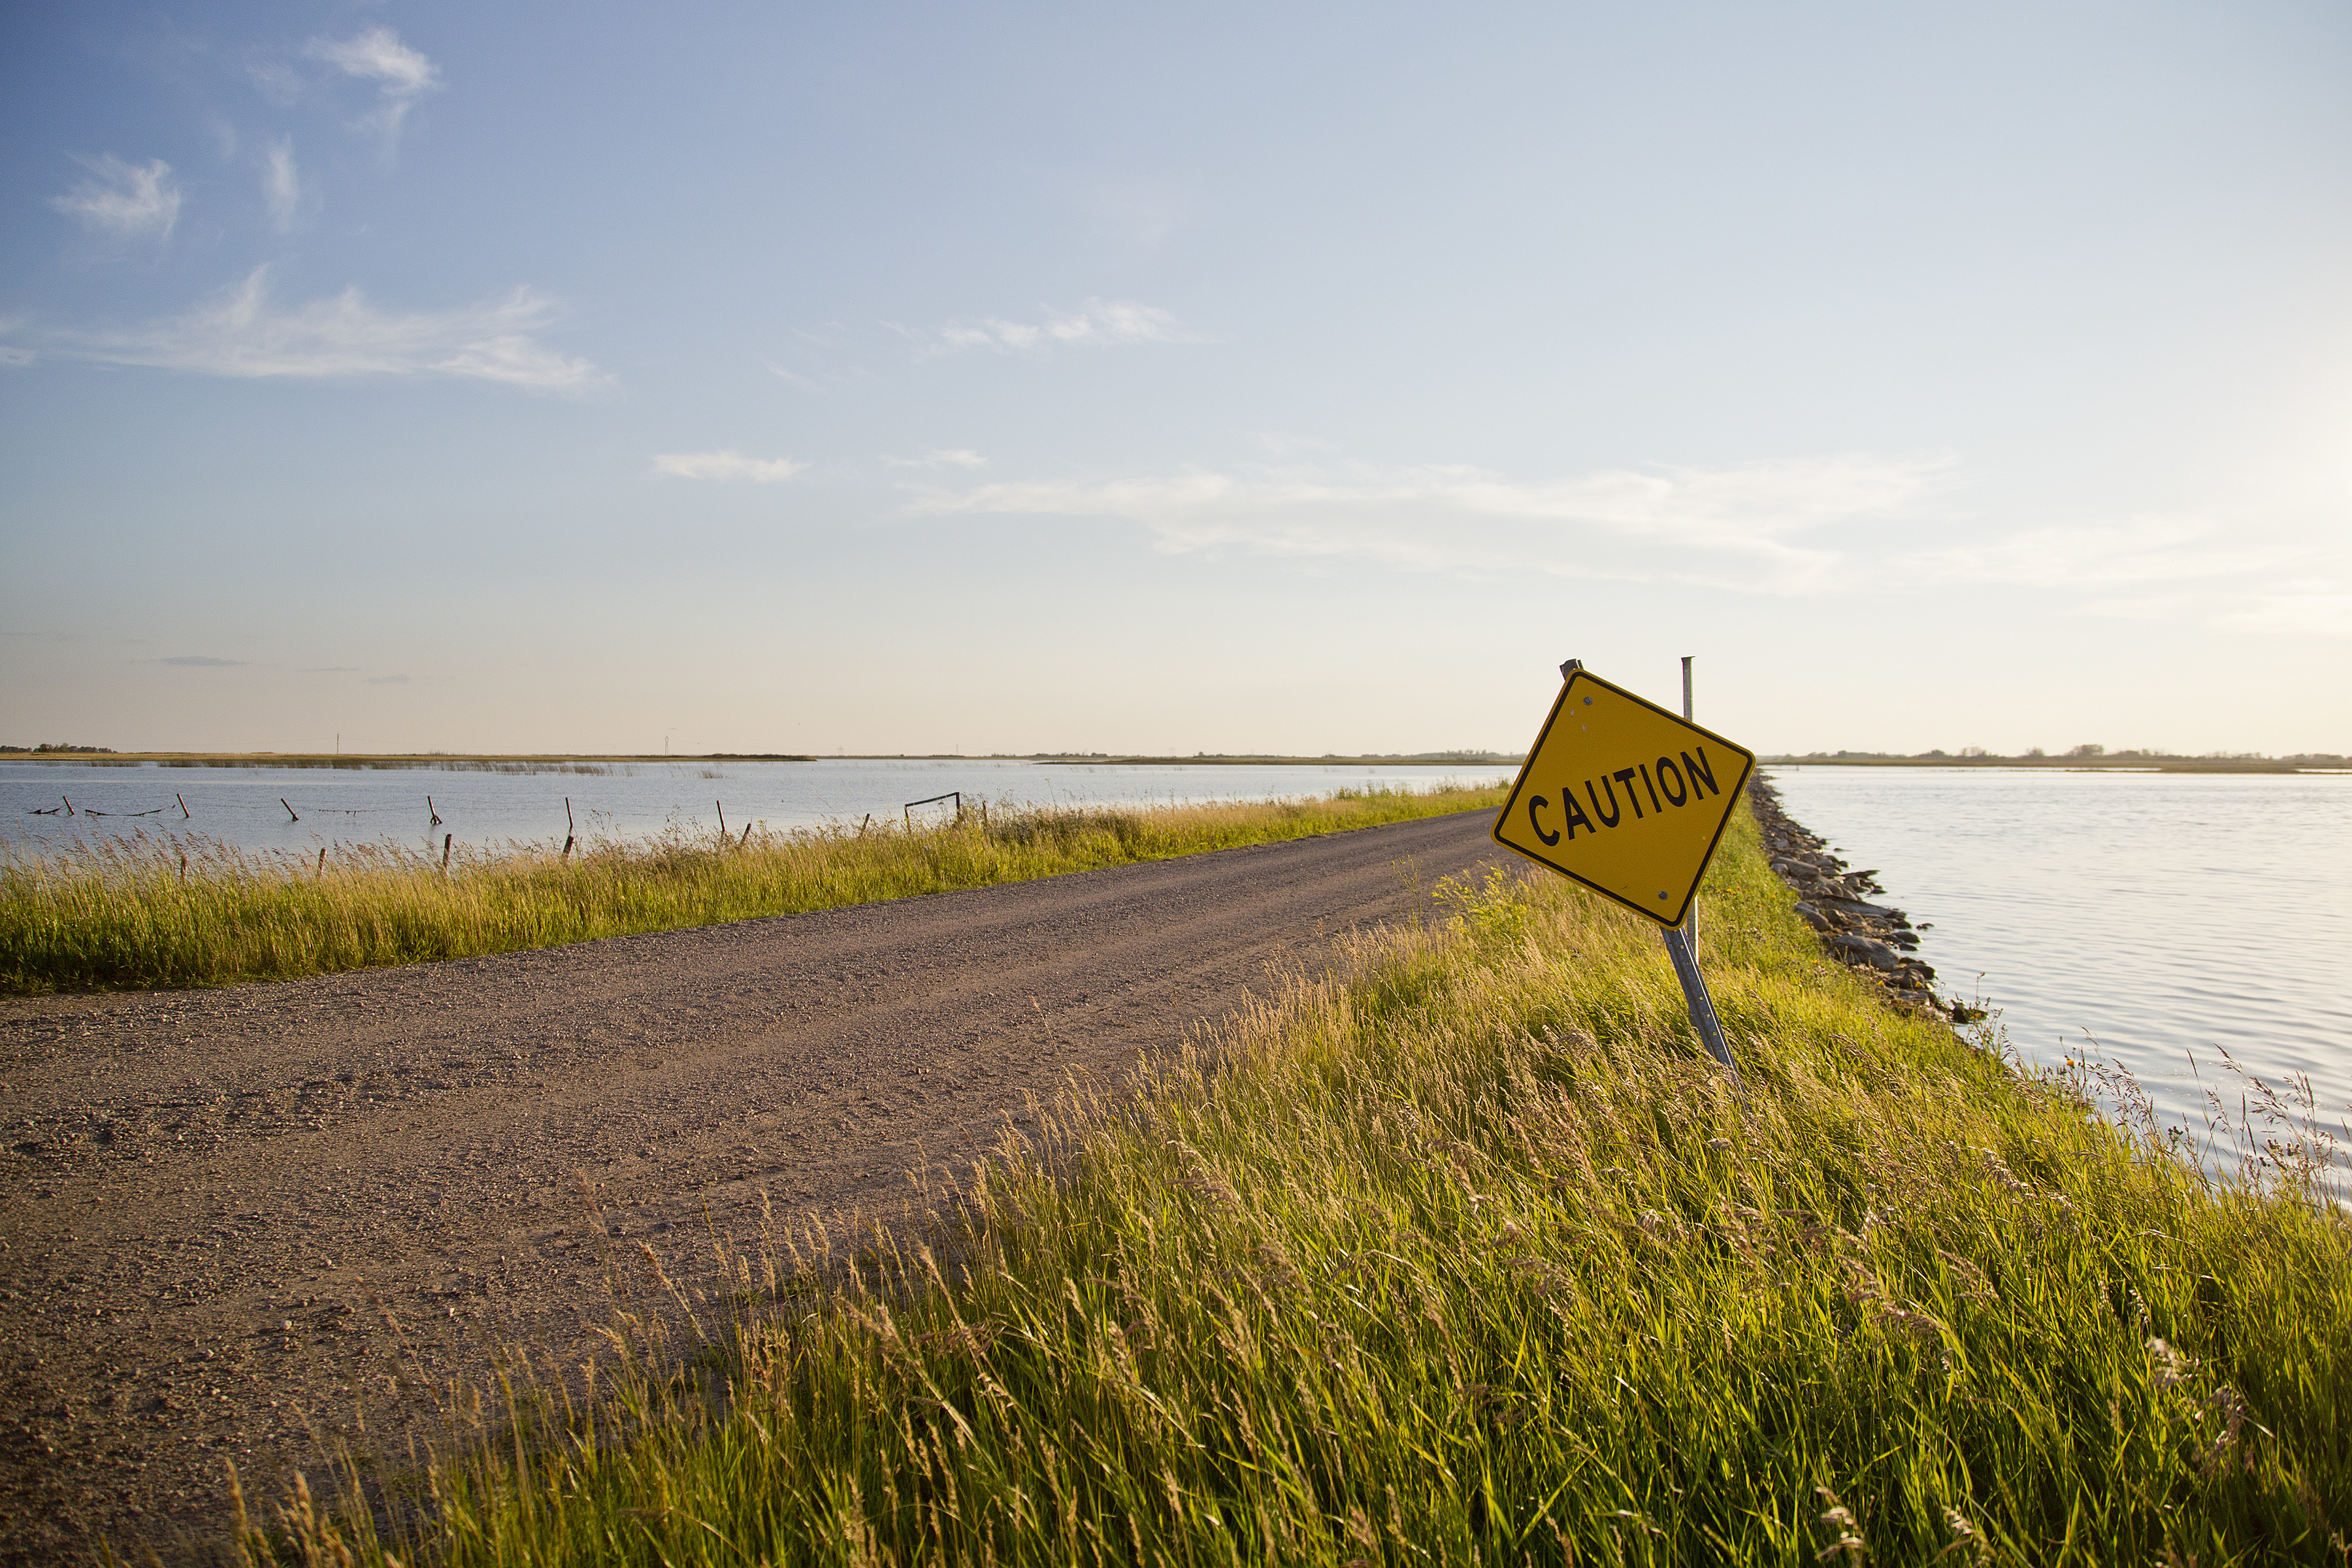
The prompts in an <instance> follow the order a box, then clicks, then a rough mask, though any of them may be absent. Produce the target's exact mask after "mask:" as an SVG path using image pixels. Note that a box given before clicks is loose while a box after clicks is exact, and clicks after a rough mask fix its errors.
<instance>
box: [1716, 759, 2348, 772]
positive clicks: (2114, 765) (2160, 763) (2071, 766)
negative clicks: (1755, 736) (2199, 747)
mask: <svg viewBox="0 0 2352 1568" xmlns="http://www.w3.org/2000/svg"><path fill="white" fill-rule="evenodd" d="M1756 761H1757V763H1758V764H1759V765H1760V766H1763V767H1771V768H1986V769H1992V770H1995V771H2006V772H2011V773H2025V772H2036V771H2040V772H2056V773H2315V774H2319V773H2347V772H2352V758H2347V757H2336V756H2325V755H2319V756H2296V757H2163V756H2147V755H2139V754H2127V755H2122V756H2112V757H1935V756H1928V757H1821V756H1807V757H1798V756H1778V757H1758V758H1757V759H1756Z"/></svg>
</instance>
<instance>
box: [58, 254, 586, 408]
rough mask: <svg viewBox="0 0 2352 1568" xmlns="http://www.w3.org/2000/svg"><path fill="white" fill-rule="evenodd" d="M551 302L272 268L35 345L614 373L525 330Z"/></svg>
mask: <svg viewBox="0 0 2352 1568" xmlns="http://www.w3.org/2000/svg"><path fill="white" fill-rule="evenodd" d="M553 310H554V307H553V306H552V305H551V303H550V302H549V301H548V300H544V299H542V298H541V297H540V296H539V295H537V294H534V293H532V292H531V291H530V289H516V290H515V291H514V292H513V293H511V294H509V295H508V296H507V297H506V298H504V299H502V300H485V301H483V302H482V303H480V304H477V305H465V306H459V307H457V308H456V309H453V310H379V309H377V308H376V307H375V306H373V305H372V304H370V303H369V302H368V301H367V300H366V298H365V297H364V296H363V295H362V294H361V292H360V290H359V289H357V288H351V289H344V290H343V291H342V292H341V293H340V294H337V295H334V296H332V297H331V298H328V299H323V300H311V301H310V302H309V303H307V304H302V305H295V306H291V307H286V306H280V305H279V304H278V303H277V301H276V300H273V299H272V298H271V297H270V287H269V269H268V268H267V267H257V268H254V270H253V271H252V272H251V273H249V274H247V277H246V279H245V281H244V282H243V283H241V284H239V285H237V286H236V288H234V289H228V290H227V291H226V292H225V293H223V294H221V295H219V296H217V297H216V298H215V299H214V300H210V301H208V302H207V303H205V304H203V305H199V306H198V307H196V308H195V309H194V310H190V311H188V312H187V313H186V314H184V315H179V316H172V317H167V318H164V319H163V320H161V321H150V322H148V323H146V324H145V325H142V326H137V327H128V328H121V329H107V330H95V331H54V332H51V333H49V334H47V336H46V337H45V338H43V339H41V340H39V342H38V346H40V347H43V348H46V349H47V350H49V351H50V352H51V353H56V354H58V355H59V356H61V357H65V358H69V359H79V360H88V361H94V362H97V363H104V364H129V365H147V366H152V367H154V368H156V369H161V370H184V371H193V372H195V373H197V374H205V375H226V376H240V377H255V376H295V377H307V378H315V379H326V378H338V377H344V378H348V377H361V376H456V377H458V378H461V379H467V380H474V381H494V382H501V383H504V384H507V385H509V386H520V387H526V388H529V389H530V390H532V391H538V392H585V391H590V390H593V389H594V388H596V387H599V386H602V385H604V384H608V383H609V382H610V380H611V378H610V377H609V376H607V375H605V374H604V373H603V372H602V371H600V370H598V369H597V368H596V367H595V366H594V365H593V364H591V363H589V362H588V361H586V360H584V359H572V358H568V357H566V356H564V355H562V354H560V353H556V352H555V351H553V350H551V349H550V348H547V347H546V346H544V345H543V344H541V342H539V341H538V340H537V339H536V338H535V337H533V336H532V335H531V334H532V333H534V332H536V331H540V330H541V329H542V328H544V327H545V326H546V324H547V321H548V319H549V317H550V316H551V314H552V313H553Z"/></svg>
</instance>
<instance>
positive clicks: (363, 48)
mask: <svg viewBox="0 0 2352 1568" xmlns="http://www.w3.org/2000/svg"><path fill="white" fill-rule="evenodd" d="M302 52H303V53H304V54H306V55H308V56H310V58H312V59H317V60H324V61H326V62H327V63H328V64H329V65H331V66H333V67H335V68H337V69H339V70H341V71H342V72H343V73H344V74H345V75H346V76H354V77H358V78H360V79H362V80H366V81H373V82H374V83H376V84H377V87H378V89H379V90H378V94H377V99H376V108H375V112H374V113H373V114H370V115H369V116H367V117H366V118H365V119H364V120H362V121H360V125H361V127H362V129H364V130H368V131H373V132H375V133H376V134H377V135H379V136H381V137H383V144H384V150H385V152H386V153H389V152H391V151H392V149H393V148H394V145H395V144H397V143H398V142H399V140H400V131H401V127H402V125H403V124H404V123H405V122H406V121H407V119H408V111H409V110H410V109H411V108H413V107H414V106H415V102H416V100H418V99H420V98H422V97H424V96H425V94H426V93H428V92H431V91H432V90H433V89H436V88H437V87H439V86H440V85H441V71H440V68H438V67H437V66H436V65H435V64H434V63H433V62H432V61H431V60H429V59H427V58H425V56H424V55H422V54H420V53H419V52H417V51H416V50H415V49H412V48H410V47H408V46H407V45H406V44H404V43H402V42H401V41H400V35H399V34H397V33H395V32H394V31H393V30H392V29H391V28H390V27H370V28H368V29H367V30H366V31H365V32H362V33H356V34H354V35H352V37H348V38H343V39H341V40H337V39H332V38H313V39H311V40H310V44H309V45H308V46H307V47H305V48H304V49H303V51H302Z"/></svg>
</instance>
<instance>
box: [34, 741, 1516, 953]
mask: <svg viewBox="0 0 2352 1568" xmlns="http://www.w3.org/2000/svg"><path fill="white" fill-rule="evenodd" d="M1500 800H1501V792H1500V791H1498V790H1495V789H1463V788H1457V787H1453V786H1446V787H1441V788H1439V789H1435V790H1432V791H1428V792H1407V791H1396V790H1368V791H1351V790H1343V791H1341V792H1340V793H1339V794H1338V795H1333V796H1330V797H1328V798H1324V799H1316V800H1291V801H1267V802H1246V803H1232V804H1222V805H1171V806H1162V807H1156V808H1143V809H1099V808H1086V807H1076V806H1046V807H997V808H993V809H992V810H990V811H988V812H987V813H985V814H983V813H982V812H980V811H978V810H973V811H969V812H966V813H965V814H964V815H963V816H961V819H960V820H957V821H953V822H950V823H947V824H945V825H942V826H929V827H921V826H918V827H908V826H904V825H901V824H890V823H885V824H879V825H876V826H871V827H867V828H863V829H861V828H858V827H853V826H847V825H840V826H832V827H826V828H816V829H802V830H795V831H791V832H763V831H760V830H758V829H754V830H753V831H751V833H750V834H748V835H746V836H744V837H720V836H719V835H718V834H715V833H713V834H709V835H697V834H690V833H688V832H685V831H682V830H681V831H672V832H670V833H668V834H667V835H664V836H663V837H658V838H656V839H653V840H650V841H647V840H608V841H604V842H600V843H596V844H593V845H592V846H591V847H589V848H588V849H586V850H585V851H584V852H574V853H572V854H570V855H565V854H564V853H562V851H561V850H560V849H559V848H558V847H555V846H553V845H547V846H525V845H509V846H508V847H506V848H505V849H503V850H499V851H495V852H493V851H484V850H478V849H465V848H458V849H456V850H455V851H454V852H453V856H452V859H451V861H450V864H449V865H448V866H447V868H446V869H445V868H444V867H443V865H442V862H441V858H440V855H439V853H438V852H437V851H425V850H418V849H404V848H399V847H392V846H388V845H380V844H379V845H367V844H361V845H349V844H338V845H333V846H330V847H326V853H325V855H324V857H323V858H305V857H301V856H299V855H292V854H286V853H252V852H241V851H238V850H236V849H234V848H231V847H228V846H226V845H224V844H221V843H220V842H218V841H217V840H212V839H205V838H190V837H134V838H128V839H100V840H95V841H86V842H84V843H83V844H81V845H80V846H79V847H75V848H72V849H69V850H67V851H65V852H63V853H59V854H48V855H29V854H25V853H16V854H12V855H8V856H6V857H5V858H0V993H15V994H25V993H39V992H48V991H62V990H83V989H93V988H102V987H123V986H179V985H221V984H232V983H235V982H237V981H245V980H268V979H283V978H288V977H290V976H294V975H300V974H318V973H332V972H336V971H341V970H352V969H367V968H373V967H377V966H381V965H385V964H395V963H421V962H425V961H429V960H434V959H445V958H466V957H473V956H477V955H479V954H482V953H491V952H514V951H517V950H519V949H522V948H533V947H552V946H555V945H557V944H560V943H563V942H586V941H589V940H591V939H592V938H595V937H604V936H620V935H625V934H627V933H630V932H634V931H676V930H679V929H681V928H684V927H688V926H698V925H711V924H716V923H718V922H720V921H737V920H748V919H751V918H753V917H756V916H761V915H780V914H794V913H799V912H801V911H803V910H826V909H836V908H839V907H841V906H843V905H845V904H859V903H869V902H873V901H875V900H883V899H900V898H907V897H909V896H911V895H913V894H917V893H936V892H944V891H947V890H949V889H957V888H981V887H989V886H992V885H994V884H996V883H1000V882H1015V881H1022V880H1025V879H1030V878H1035V877H1050V876H1055V875H1058V874H1060V873H1063V872H1066V871H1083V870H1088V869H1092V868H1097V867H1103V866H1118V865H1126V864H1129V863H1131V862H1135V861H1140V860H1158V859H1165V858H1171V857H1174V856H1179V855H1189V854H1194V853H1198V852H1200V851H1202V850H1207V849H1225V848H1232V847H1237V846H1240V845H1245V844H1264V843H1268V842H1272V841H1276V840H1281V839H1290V838H1301V837H1309V836H1312V835H1315V834H1318V833H1331V832H1337V831H1340V830H1343V829H1348V828H1355V827H1369V826H1376V825H1378V824H1381V823H1387V822H1399V821H1403V820H1407V819H1410V818H1414V817H1423V816H1438V815H1442V814H1444V813H1446V812H1454V811H1466V810H1470V809H1473V808H1477V807H1486V808H1492V807H1493V806H1495V805H1498V804H1499V803H1500Z"/></svg>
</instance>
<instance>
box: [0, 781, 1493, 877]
mask: <svg viewBox="0 0 2352 1568" xmlns="http://www.w3.org/2000/svg"><path fill="white" fill-rule="evenodd" d="M573 766H575V767H585V768H586V769H588V770H590V771H565V770H564V765H563V764H546V765H542V766H540V767H537V768H535V769H533V770H532V771H516V772H484V771H480V770H477V769H465V768H457V767H420V768H266V767H265V768H243V767H238V768H214V767H164V766H161V765H158V764H155V763H133V764H129V765H112V764H102V763H28V762H15V761H12V762H8V763H0V820H5V824H6V826H5V829H0V831H5V833H6V834H8V835H9V836H11V837H13V838H14V840H15V841H16V845H17V846H18V847H20V848H32V849H37V848H38V847H42V846H54V845H59V844H61V843H62V842H64V841H67V840H69V839H72V838H87V837H93V836H100V835H111V836H121V837H128V836H129V835H131V834H132V833H136V832H144V833H148V834H151V835H152V834H157V833H202V834H205V835H208V836H210V837H215V838H219V839H223V840H225V841H226V842H228V843H230V844H234V845H236V846H237V847H240V848H246V849H260V850H290V851H296V852H299V853H304V854H312V853H316V851H317V850H318V849H319V848H320V847H321V846H324V845H331V844H334V843H338V842H344V843H352V842H360V843H367V842H376V841H381V840H387V839H388V840H392V841H394V842H398V843H403V844H408V845H413V846H421V847H431V848H435V849H437V848H439V847H440V844H441V836H442V835H443V834H445V833H446V834H454V835H456V837H457V842H459V843H460V844H473V845H483V846H494V845H502V844H506V843H509V842H510V841H521V842H525V843H532V842H537V843H548V842H553V843H556V844H561V843H562V841H563V836H564V831H565V826H564V801H565V800H566V798H567V797H568V798H569V799H570V801H571V803H572V818H573V820H575V821H576V822H577V823H578V824H579V828H580V832H581V834H582V836H583V837H591V836H594V837H624V838H635V837H646V836H649V835H652V834H656V833H660V832H662V831H664V830H665V829H667V828H669V827H672V826H677V827H679V828H683V829H686V830H688V831H691V832H702V831H715V830H716V829H717V827H718V824H719V815H720V813H721V811H723V812H724V813H725V815H726V818H727V825H728V826H729V827H730V828H731V829H733V830H735V831H738V832H740V831H741V830H742V828H743V827H744V826H745V825H747V824H750V823H754V822H762V823H765V824H766V825H767V826H770V827H772V828H789V827H811V826H820V825H822V824H824V823H828V822H848V823H856V822H858V821H861V820H862V819H863V818H864V817H865V816H866V814H867V813H868V812H871V813H872V814H873V815H874V816H875V818H876V819H877V821H879V820H886V819H887V820H894V821H896V820H904V808H905V806H906V805H907V803H908V802H909V801H913V800H919V799H920V798H922V797H924V796H926V795H945V794H946V793H947V792H949V791H950V790H961V791H962V792H963V794H964V798H965V802H966V804H967V805H971V804H975V803H976V802H978V801H980V800H986V801H988V802H990V803H991V804H992V805H993V804H997V803H1004V802H1011V803H1034V804H1039V805H1044V804H1049V803H1062V804H1072V803H1075V804H1080V805H1139V804H1153V803H1157V804H1162V805H1164V804H1167V803H1169V802H1171V801H1173V802H1192V801H1212V800H1267V799H1273V798H1277V797H1284V796H1299V795H1330V794H1331V793H1333V792H1334V791H1336V790H1340V789H1365V788H1375V789H1379V788H1388V789H1412V790H1426V789H1430V788H1432V787H1434V786H1435V785H1437V784H1442V783H1444V782H1447V781H1449V780H1451V781H1458V782H1461V783H1465V784H1468V783H1477V784H1487V783H1493V782H1496V781H1502V780H1507V779H1509V778H1510V777H1511V776H1512V775H1513V773H1515V772H1516V771H1517V770H1516V769H1515V768H1510V767H1491V766H1490V767H1474V766H1459V767H1457V766H1451V765H1448V766H1438V767H1431V766H1402V765H1386V766H1383V765H1379V764H1373V765H1366V764H1364V763H1348V764H1340V763H1302V764H1291V765H1265V766H1258V765H1235V764H1221V763H1196V764H1186V763H1166V764H1160V765H1125V764H1110V763H1024V762H993V761H967V760H960V759H951V760H947V761H934V760H929V759H926V760H922V761H912V760H909V761H904V762H898V761H875V760H869V759H863V758H831V759H819V760H816V761H814V762H805V763H735V762H718V763H706V762H681V763H591V764H573ZM428 796H429V797H431V801H432V805H431V807H430V810H429V811H428V809H427V806H426V804H425V803H426V798H427V797H428ZM68 803H70V805H72V806H73V808H74V811H75V813H76V815H72V816H68V815H67V814H66V810H65V806H66V805H67V804H68ZM183 804H184V805H185V815H183V814H182V807H183ZM953 809H954V807H953V805H952V804H951V803H940V804H937V805H928V806H917V807H916V808H915V810H914V815H915V817H916V819H917V820H918V821H920V820H924V819H926V818H927V817H928V818H929V819H930V820H938V819H939V818H940V817H942V816H947V815H949V814H951V813H952V811H953ZM289 811H290V813H291V815H290V816H289ZM44 812H54V813H55V815H39V814H41V813H44ZM433 816H439V817H440V818H441V822H440V825H439V826H435V825H434V823H433V820H432V818H433Z"/></svg>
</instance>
